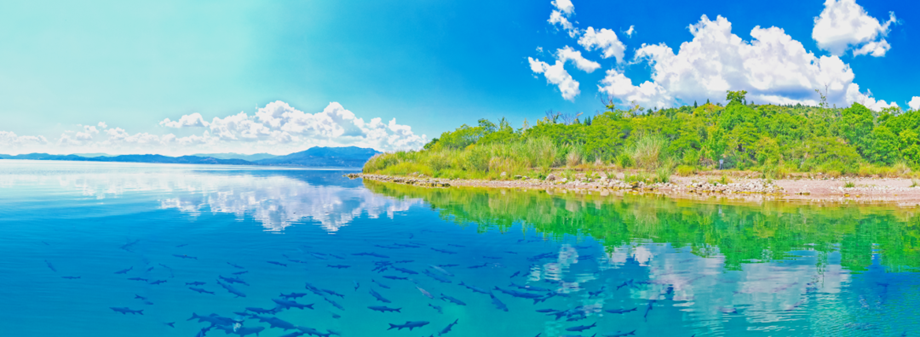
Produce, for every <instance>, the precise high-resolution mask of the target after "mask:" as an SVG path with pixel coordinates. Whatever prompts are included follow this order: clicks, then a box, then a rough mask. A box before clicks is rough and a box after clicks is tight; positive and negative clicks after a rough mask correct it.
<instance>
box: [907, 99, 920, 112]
mask: <svg viewBox="0 0 920 337" xmlns="http://www.w3.org/2000/svg"><path fill="white" fill-rule="evenodd" d="M907 106H909V107H910V109H911V110H920V97H918V96H914V97H913V98H911V99H910V102H908V103H907Z"/></svg>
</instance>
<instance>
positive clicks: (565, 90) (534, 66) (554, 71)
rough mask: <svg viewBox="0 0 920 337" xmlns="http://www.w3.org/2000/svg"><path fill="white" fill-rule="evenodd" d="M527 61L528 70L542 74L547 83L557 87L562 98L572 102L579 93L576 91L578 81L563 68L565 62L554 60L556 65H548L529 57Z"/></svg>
mask: <svg viewBox="0 0 920 337" xmlns="http://www.w3.org/2000/svg"><path fill="white" fill-rule="evenodd" d="M527 61H528V62H530V70H532V71H533V72H534V73H537V74H543V76H545V77H546V81H547V82H549V83H551V84H555V85H556V86H558V87H559V91H560V92H561V93H562V98H564V99H567V100H570V101H572V100H574V99H575V96H578V94H579V93H580V91H578V81H575V79H573V78H572V75H569V73H568V72H567V71H565V68H564V67H563V65H564V64H565V62H563V61H559V60H556V64H554V65H549V64H547V63H546V62H543V61H540V60H536V59H533V58H530V57H528V58H527Z"/></svg>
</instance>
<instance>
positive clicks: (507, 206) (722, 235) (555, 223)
mask: <svg viewBox="0 0 920 337" xmlns="http://www.w3.org/2000/svg"><path fill="white" fill-rule="evenodd" d="M364 183H365V186H367V187H368V189H370V190H372V191H374V192H376V193H380V194H383V195H386V196H391V197H400V198H423V199H424V200H425V201H427V202H428V203H430V204H431V205H432V208H434V209H436V210H438V211H439V212H440V214H441V217H442V218H444V219H445V220H448V221H452V222H455V223H458V224H461V225H466V224H470V223H473V224H476V225H477V226H478V231H480V232H484V231H487V230H489V229H498V230H501V231H507V230H509V229H510V227H511V226H513V225H514V224H518V223H523V224H524V225H525V228H527V229H533V230H535V231H537V232H539V233H543V234H544V235H546V236H548V237H551V238H561V237H562V236H564V235H576V234H584V235H590V236H592V237H594V238H596V239H598V240H602V241H603V242H604V245H605V246H606V247H607V249H608V250H610V249H612V248H613V247H617V246H622V245H625V244H629V243H632V242H635V241H636V240H648V241H651V242H656V243H669V244H671V245H673V246H674V247H690V249H691V251H692V252H693V253H694V254H696V255H699V256H703V257H707V256H713V255H715V254H722V255H724V256H725V267H726V268H728V269H736V270H737V269H740V267H741V264H743V263H755V262H766V261H773V260H778V259H788V258H795V256H794V255H793V252H795V251H802V250H813V251H816V252H818V253H819V259H818V261H819V262H818V264H819V267H820V265H821V264H825V263H826V262H821V261H826V254H827V253H829V252H832V251H838V250H839V252H840V254H841V257H842V260H841V265H842V266H843V267H845V268H847V269H850V270H865V269H866V267H867V266H869V265H871V264H872V257H873V254H881V257H882V258H881V263H882V264H883V265H885V266H887V267H889V268H891V270H901V269H902V268H903V267H914V268H915V267H920V215H918V214H917V212H916V210H914V209H889V208H881V207H870V206H859V207H852V206H851V207H844V206H834V207H828V206H814V205H803V204H793V203H781V202H774V203H764V204H759V205H751V204H716V203H706V202H698V201H688V200H676V199H670V198H665V197H661V196H636V195H625V196H615V197H614V196H600V195H598V194H596V193H595V194H579V193H563V194H556V195H550V194H548V193H547V192H546V191H542V190H540V191H537V190H531V191H522V190H502V189H484V188H423V187H415V186H408V185H400V184H391V183H380V182H373V181H365V182H364Z"/></svg>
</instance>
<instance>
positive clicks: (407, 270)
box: [393, 266, 418, 275]
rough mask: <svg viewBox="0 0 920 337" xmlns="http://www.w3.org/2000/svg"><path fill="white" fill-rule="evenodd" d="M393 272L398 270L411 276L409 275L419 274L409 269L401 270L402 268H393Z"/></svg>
mask: <svg viewBox="0 0 920 337" xmlns="http://www.w3.org/2000/svg"><path fill="white" fill-rule="evenodd" d="M393 270H396V271H398V272H400V273H405V274H409V275H415V274H418V273H417V272H414V271H412V270H409V269H406V268H400V267H396V266H394V267H393Z"/></svg>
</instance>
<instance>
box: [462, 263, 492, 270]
mask: <svg viewBox="0 0 920 337" xmlns="http://www.w3.org/2000/svg"><path fill="white" fill-rule="evenodd" d="M488 265H489V264H488V263H483V264H477V265H475V266H469V267H467V268H469V269H479V268H483V267H486V266H488Z"/></svg>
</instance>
